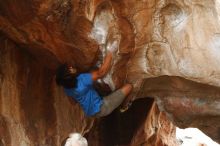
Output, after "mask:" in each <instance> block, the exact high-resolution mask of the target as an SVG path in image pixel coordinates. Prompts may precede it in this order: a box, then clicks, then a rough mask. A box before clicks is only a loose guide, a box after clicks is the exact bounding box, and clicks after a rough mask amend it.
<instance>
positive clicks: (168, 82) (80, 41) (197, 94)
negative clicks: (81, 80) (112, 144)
mask: <svg viewBox="0 0 220 146" xmlns="http://www.w3.org/2000/svg"><path fill="white" fill-rule="evenodd" d="M219 6H220V5H219V1H218V0H205V1H198V0H142V1H137V0H129V1H127V0H120V1H118V0H109V1H104V0H72V1H71V0H47V1H46V0H38V1H28V0H23V1H14V0H7V1H3V0H1V1H0V31H1V32H2V34H3V35H5V36H7V37H8V38H10V39H11V40H13V41H14V42H15V43H16V45H13V44H12V46H13V47H12V48H14V49H10V48H8V47H6V46H7V45H6V44H8V43H5V42H7V41H5V40H1V41H2V44H4V45H2V46H1V50H0V51H1V52H2V53H1V62H6V63H5V64H6V65H5V66H6V69H5V66H4V63H1V74H3V75H4V76H3V75H1V78H0V79H1V86H0V87H1V90H0V91H1V108H0V109H1V117H0V120H1V121H0V124H1V125H2V126H1V127H3V128H0V130H1V131H3V132H4V133H6V134H4V135H1V133H2V132H1V133H0V136H1V137H3V138H1V139H3V140H4V141H3V140H2V141H1V143H3V144H5V143H10V144H11V145H13V144H14V143H19V144H20V145H22V144H23V143H25V144H26V145H29V144H30V143H31V144H32V145H34V142H36V141H37V142H39V139H41V138H44V140H42V141H41V143H40V144H39V145H43V144H44V145H46V144H49V145H50V144H55V145H56V144H59V143H60V141H61V140H60V139H62V138H63V137H64V135H66V134H67V133H68V132H70V131H85V129H87V128H83V127H90V126H89V125H90V119H89V121H87V120H88V119H85V118H84V117H83V114H82V113H81V111H80V108H79V107H78V105H77V104H74V105H73V106H71V104H70V103H71V102H68V100H67V99H66V98H63V96H64V95H63V93H62V91H61V89H56V87H55V85H54V83H53V82H52V78H51V77H52V75H53V73H54V69H55V68H56V67H57V65H59V64H60V63H61V62H71V63H72V64H74V65H75V66H76V67H77V68H78V69H79V70H80V71H87V70H89V69H91V68H92V67H94V65H95V64H96V62H97V61H101V60H102V57H103V56H104V55H105V53H106V50H105V46H108V45H109V44H111V43H112V42H113V41H115V40H116V41H117V42H118V44H117V45H118V48H119V50H118V52H117V53H116V54H115V56H114V64H113V67H112V70H111V71H110V73H109V74H108V75H107V77H106V78H105V79H104V82H106V83H108V84H109V85H110V87H111V88H112V89H114V88H118V87H120V86H121V85H122V84H123V83H124V82H126V81H129V82H132V83H133V84H135V82H136V81H138V80H143V81H144V84H143V86H142V87H141V88H140V87H139V86H135V89H134V91H135V90H139V89H140V91H141V92H140V93H139V94H138V96H137V97H136V98H143V97H148V96H151V97H154V98H155V99H156V103H157V104H158V106H159V109H160V110H161V111H163V112H164V113H165V114H167V115H168V118H169V119H170V120H172V121H173V122H174V123H175V124H176V125H178V126H180V127H189V126H195V127H199V128H200V129H201V130H203V132H205V133H206V134H208V135H209V136H211V137H212V138H213V139H214V140H217V141H218V142H220V134H219V133H220V132H219V131H220V124H219V122H218V121H219V114H220V112H219V99H220V93H219V92H220V89H219V86H220V82H219V80H220V67H219V63H220V57H219V49H220V46H219V32H220V31H219V28H220V26H219V25H220V24H219V14H220V9H219ZM9 44H11V43H9ZM17 46H19V48H24V50H23V52H22V51H21V49H17ZM2 48H3V49H2ZM99 50H100V51H99ZM26 51H27V52H28V53H27V52H26ZM100 54H101V55H102V56H100ZM7 55H8V56H13V55H14V57H8V56H7ZM2 56H3V57H2ZM29 56H30V57H29ZM98 64H100V62H98ZM9 66H13V67H11V68H10V67H9ZM164 75H168V76H169V77H168V76H164ZM160 76H162V77H160ZM176 76H179V77H181V78H179V77H176ZM186 79H187V80H186ZM20 80H22V81H20ZM2 81H5V82H2ZM36 82H37V84H36ZM8 89H11V90H12V91H13V92H10V91H11V90H9V91H8ZM33 89H34V90H33ZM45 90H46V91H45ZM15 97H16V98H15ZM49 97H51V98H49ZM34 99H37V100H34ZM9 103H10V104H9ZM31 103H32V104H31ZM33 103H36V105H35V104H33ZM6 104H8V105H7V106H6ZM66 104H67V105H68V106H67V105H66ZM39 106H40V107H41V108H40V110H39V111H38V110H37V111H35V110H30V108H34V109H36V108H38V107H39ZM63 107H68V108H69V110H68V109H66V108H65V109H63ZM75 108H77V110H74V109H75ZM63 110H65V111H63ZM72 110H74V111H77V113H72V115H69V114H71V112H69V111H72ZM12 111H13V112H16V114H15V115H16V116H14V114H12ZM64 113H66V114H64ZM156 113H158V115H155V116H159V117H162V118H161V119H162V120H163V119H164V120H165V121H166V119H165V118H163V116H164V113H163V114H162V113H159V112H156ZM48 115H49V117H50V118H49V119H50V120H47V118H45V117H48ZM160 115H163V116H160ZM12 116H13V117H12ZM75 117H77V119H76V118H75ZM79 117H81V118H80V119H82V120H83V121H85V123H84V122H81V121H82V120H79V119H78V118H79ZM148 117H149V116H148ZM40 119H42V120H40ZM51 120H52V121H51ZM54 121H55V123H53V122H54ZM63 121H65V122H66V124H63ZM79 121H80V122H81V123H84V124H81V123H79ZM86 121H87V122H86ZM17 123H18V124H17ZM35 123H36V124H35ZM61 123H62V124H61ZM73 123H74V124H73ZM158 123H160V122H159V121H158ZM53 125H55V126H53ZM22 126H23V127H24V128H23V127H22ZM37 126H39V127H41V128H37ZM4 127H5V128H4ZM30 127H33V128H30ZM54 127H59V128H56V129H55V128H54ZM13 128H17V129H18V130H14V131H16V132H18V131H19V132H18V133H19V136H20V137H22V138H19V137H16V136H15V137H16V138H13V136H14V135H18V134H15V133H14V134H12V133H13V132H12V131H13V130H12V129H13ZM69 128H70V129H69ZM170 128H171V129H172V126H171V127H170ZM27 129H28V130H27ZM39 129H44V130H45V131H44V132H43V131H42V133H41V132H39V131H40V130H39ZM49 129H51V130H49ZM57 129H58V130H57ZM67 129H68V130H67ZM144 129H148V128H146V126H145V128H144ZM164 130H167V129H164ZM35 133H39V135H38V134H37V135H35ZM145 133H148V131H145ZM161 133H163V132H161ZM33 135H35V136H33ZM56 136H57V137H59V138H58V140H57V139H56ZM45 137H47V138H48V140H46V139H45ZM54 137H55V138H54ZM159 137H161V136H159ZM148 139H149V135H146V137H145V140H148ZM153 139H154V140H153V141H157V140H155V138H153ZM161 139H162V143H167V142H165V141H166V138H161ZM136 141H138V138H137V137H136ZM140 141H141V140H140ZM22 142H23V143H22ZM1 143H0V144H1ZM170 143H171V142H170ZM31 144H30V145H31ZM151 144H152V143H151ZM35 145H38V144H35ZM155 145H156V144H155ZM158 145H159V144H158Z"/></svg>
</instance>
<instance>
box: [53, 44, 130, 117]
mask: <svg viewBox="0 0 220 146" xmlns="http://www.w3.org/2000/svg"><path fill="white" fill-rule="evenodd" d="M114 51H115V48H110V49H109V50H108V53H107V55H106V57H105V58H104V62H103V64H102V65H101V67H100V68H99V69H98V70H95V71H92V72H90V73H82V74H78V73H77V70H76V69H75V68H74V67H73V66H71V65H69V64H64V65H61V66H60V67H59V68H58V69H57V74H56V82H57V84H58V85H61V86H63V87H64V91H65V93H66V94H67V96H70V97H72V98H74V99H75V100H76V101H77V102H78V103H79V104H80V105H81V107H82V109H83V111H84V112H85V114H86V115H87V116H97V117H102V116H106V115H108V114H110V113H111V112H112V111H113V110H114V109H115V108H117V107H118V106H119V105H120V104H121V103H122V102H123V100H124V99H125V97H126V96H127V95H128V94H129V93H130V91H131V90H132V85H131V84H125V85H124V86H123V87H122V88H120V89H118V90H116V91H115V92H113V93H112V94H110V95H108V96H105V97H103V98H102V97H101V96H100V95H99V94H98V93H97V91H96V90H95V89H94V87H93V82H94V81H96V80H97V79H99V78H102V77H104V76H105V75H106V73H107V72H108V71H109V69H110V66H111V61H112V56H113V52H114Z"/></svg>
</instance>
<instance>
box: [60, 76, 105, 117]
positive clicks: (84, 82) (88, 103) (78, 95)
mask: <svg viewBox="0 0 220 146" xmlns="http://www.w3.org/2000/svg"><path fill="white" fill-rule="evenodd" d="M92 83H93V80H92V74H91V73H84V74H80V75H78V76H77V86H76V88H71V89H66V88H64V91H65V93H66V94H67V95H68V96H71V97H73V98H74V99H75V100H76V101H77V102H79V104H80V105H81V107H82V108H83V111H84V112H85V113H86V115H87V116H92V115H95V114H96V113H98V112H99V111H100V107H101V105H102V103H103V101H102V99H101V97H100V96H99V94H98V93H97V92H96V91H95V89H94V88H93V85H92Z"/></svg>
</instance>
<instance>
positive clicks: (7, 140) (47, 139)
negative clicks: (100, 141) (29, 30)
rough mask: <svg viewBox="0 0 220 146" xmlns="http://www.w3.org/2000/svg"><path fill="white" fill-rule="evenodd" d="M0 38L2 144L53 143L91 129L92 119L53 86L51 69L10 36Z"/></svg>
mask: <svg viewBox="0 0 220 146" xmlns="http://www.w3.org/2000/svg"><path fill="white" fill-rule="evenodd" d="M0 42H1V44H2V45H1V46H0V56H1V58H0V62H1V64H0V145H1V146H15V145H19V146H36V145H40V146H49V145H50V146H52V145H54V146H55V145H60V144H61V142H62V141H63V140H64V139H65V138H66V137H67V136H68V134H69V133H70V132H73V131H80V132H86V131H87V130H88V129H90V126H92V124H93V119H88V118H85V116H84V114H83V112H82V110H81V108H80V107H79V106H78V105H77V104H74V103H72V104H71V103H70V102H69V100H68V98H67V97H65V96H64V94H63V92H62V91H61V90H60V89H57V87H55V86H54V84H53V83H52V81H53V76H52V73H51V71H50V70H48V69H47V68H45V67H44V66H43V65H42V64H39V62H38V61H37V60H36V59H35V57H33V56H32V55H30V54H29V53H27V51H26V50H24V49H21V48H19V47H18V46H16V45H15V44H14V43H13V42H11V41H10V40H8V39H5V38H2V37H1V39H0ZM75 117H77V118H75ZM78 121H81V122H80V123H79V122H78Z"/></svg>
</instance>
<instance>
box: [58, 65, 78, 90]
mask: <svg viewBox="0 0 220 146" xmlns="http://www.w3.org/2000/svg"><path fill="white" fill-rule="evenodd" d="M69 67H70V65H68V64H62V65H61V66H59V67H58V68H57V71H56V83H57V84H58V85H61V86H63V87H64V88H75V87H76V85H77V79H76V78H77V73H76V72H75V73H70V71H69Z"/></svg>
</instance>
